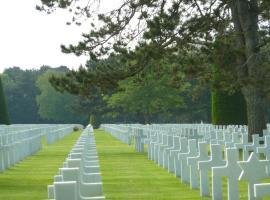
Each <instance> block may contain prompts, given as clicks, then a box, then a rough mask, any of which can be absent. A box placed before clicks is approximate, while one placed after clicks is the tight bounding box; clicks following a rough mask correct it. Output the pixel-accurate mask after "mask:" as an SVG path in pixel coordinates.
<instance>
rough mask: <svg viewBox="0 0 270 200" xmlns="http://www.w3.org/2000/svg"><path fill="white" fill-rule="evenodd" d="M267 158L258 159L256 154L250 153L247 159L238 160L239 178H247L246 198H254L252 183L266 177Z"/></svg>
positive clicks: (253, 199)
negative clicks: (240, 170)
mask: <svg viewBox="0 0 270 200" xmlns="http://www.w3.org/2000/svg"><path fill="white" fill-rule="evenodd" d="M267 162H269V161H267V160H259V158H258V155H257V154H256V153H254V152H252V153H251V155H250V156H249V158H248V160H247V161H239V162H238V163H239V165H240V167H241V169H242V172H241V174H240V176H239V180H247V181H248V182H249V183H248V200H255V197H254V184H256V183H260V181H261V180H262V179H264V178H267V177H268V175H267V170H266V165H267Z"/></svg>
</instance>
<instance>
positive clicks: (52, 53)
mask: <svg viewBox="0 0 270 200" xmlns="http://www.w3.org/2000/svg"><path fill="white" fill-rule="evenodd" d="M38 2H39V0H25V1H23V0H6V1H1V4H0V72H2V71H3V70H4V68H8V67H12V66H19V67H21V68H23V69H33V68H39V67H40V66H42V65H49V66H52V67H58V66H60V65H66V66H68V67H70V68H76V67H78V66H79V65H80V64H84V63H85V61H86V59H87V58H86V57H76V56H74V55H71V54H63V53H61V50H60V45H61V44H70V43H73V44H76V42H77V41H79V39H80V38H81V37H80V36H81V33H82V32H86V30H88V28H87V24H84V25H83V26H81V27H78V26H75V25H74V26H67V25H66V22H67V21H68V20H69V19H70V16H69V15H68V12H64V11H61V10H57V12H56V13H54V14H52V15H46V14H45V13H41V12H39V11H37V10H36V9H35V5H36V4H37V3H38Z"/></svg>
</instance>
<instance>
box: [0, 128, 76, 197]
mask: <svg viewBox="0 0 270 200" xmlns="http://www.w3.org/2000/svg"><path fill="white" fill-rule="evenodd" d="M80 133H81V131H77V132H74V133H72V134H71V135H69V136H66V137H65V138H63V139H62V140H60V141H58V142H57V143H55V144H53V145H49V146H47V145H43V149H42V150H41V151H39V152H38V153H37V154H35V155H32V156H30V157H28V158H26V159H25V160H23V161H21V162H20V163H18V164H16V165H15V166H14V167H12V168H11V169H9V170H7V171H5V172H4V173H0V200H41V199H47V185H48V184H52V183H53V176H54V175H56V174H57V173H58V168H59V167H62V165H63V162H64V160H65V158H66V157H67V155H68V153H69V151H70V150H71V148H72V146H73V145H74V143H75V142H76V140H77V139H78V137H79V135H80Z"/></svg>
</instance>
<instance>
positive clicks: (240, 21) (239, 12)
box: [230, 0, 267, 141]
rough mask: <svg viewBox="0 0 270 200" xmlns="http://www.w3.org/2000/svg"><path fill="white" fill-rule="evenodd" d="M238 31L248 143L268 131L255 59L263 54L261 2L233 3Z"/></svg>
mask: <svg viewBox="0 0 270 200" xmlns="http://www.w3.org/2000/svg"><path fill="white" fill-rule="evenodd" d="M230 8H231V13H232V21H233V24H234V30H235V39H236V48H237V50H238V59H237V62H238V63H237V64H238V66H237V67H236V72H237V75H238V82H239V84H240V86H241V90H242V93H243V95H244V97H245V100H246V104H247V115H248V116H247V118H248V134H249V140H250V141H251V139H252V134H262V132H263V129H265V128H266V118H265V114H266V110H267V109H266V100H265V98H266V97H265V96H266V95H265V92H264V91H263V90H264V88H263V87H264V85H260V84H259V82H260V81H261V79H262V77H263V76H262V73H263V70H262V66H263V65H262V63H260V61H259V60H258V59H257V58H256V57H257V55H258V54H259V53H260V48H259V37H260V36H259V33H258V19H259V18H258V13H259V8H258V1H257V0H249V1H248V0H232V1H230Z"/></svg>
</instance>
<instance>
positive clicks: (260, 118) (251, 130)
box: [242, 86, 267, 141]
mask: <svg viewBox="0 0 270 200" xmlns="http://www.w3.org/2000/svg"><path fill="white" fill-rule="evenodd" d="M242 92H243V94H244V97H245V100H246V104H247V117H248V135H249V141H252V135H253V134H260V135H261V134H262V133H263V129H266V113H267V106H266V100H265V97H264V95H263V92H262V91H261V89H259V88H255V87H252V86H247V87H244V88H243V89H242Z"/></svg>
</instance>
